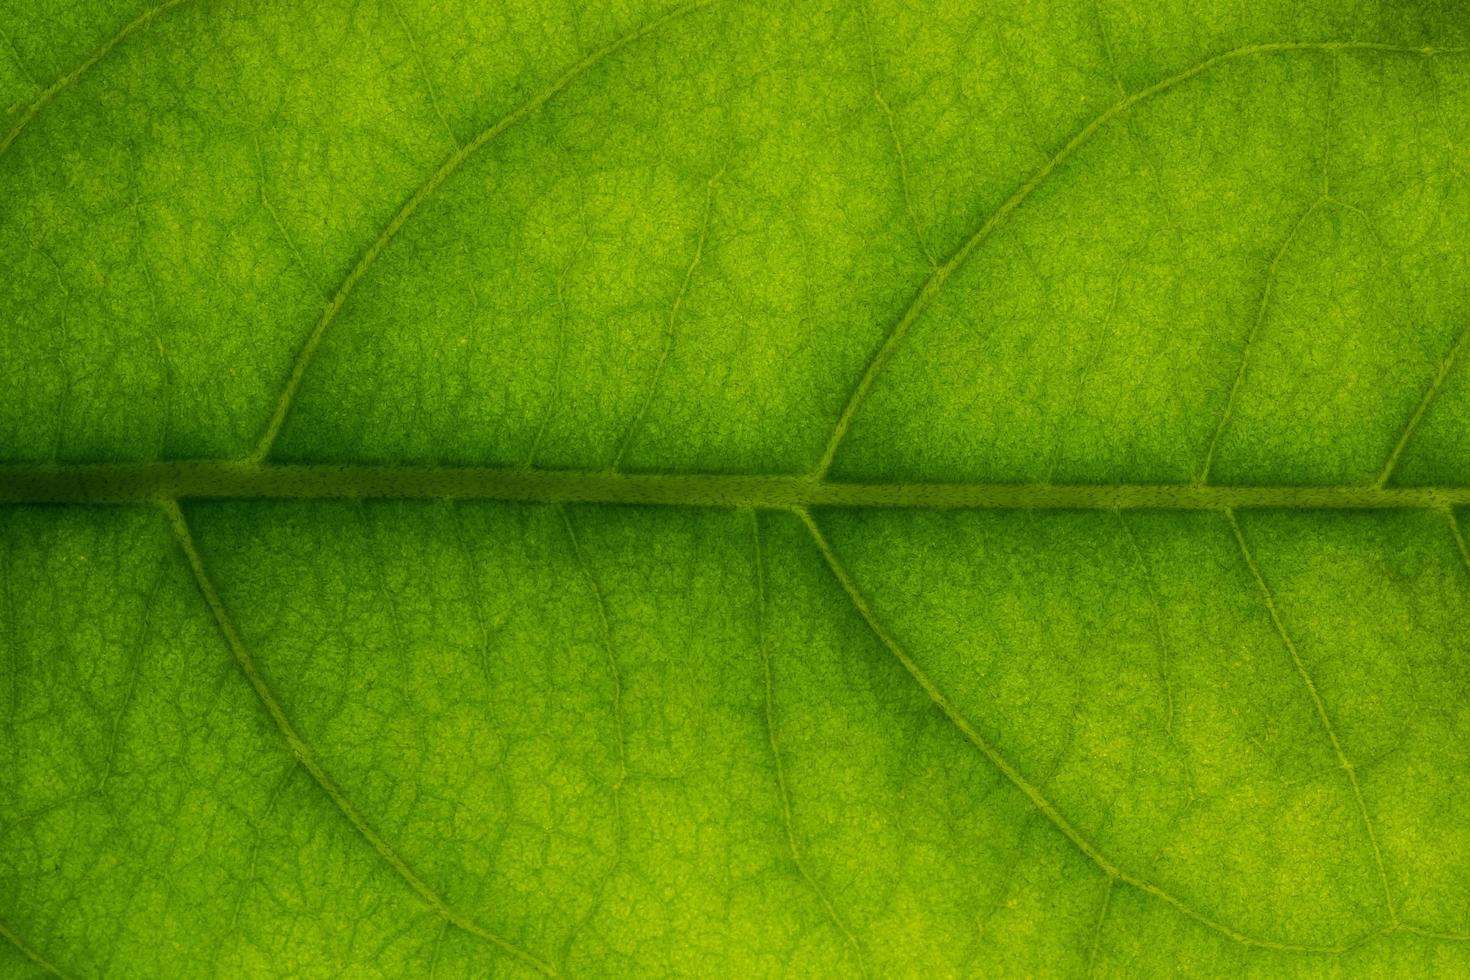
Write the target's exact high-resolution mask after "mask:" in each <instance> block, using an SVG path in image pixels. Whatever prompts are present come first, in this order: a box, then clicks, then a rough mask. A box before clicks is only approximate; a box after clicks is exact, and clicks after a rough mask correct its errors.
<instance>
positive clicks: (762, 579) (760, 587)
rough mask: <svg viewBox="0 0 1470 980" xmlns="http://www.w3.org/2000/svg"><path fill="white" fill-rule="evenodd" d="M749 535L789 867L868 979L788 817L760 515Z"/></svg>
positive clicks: (856, 945)
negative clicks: (793, 868)
mask: <svg viewBox="0 0 1470 980" xmlns="http://www.w3.org/2000/svg"><path fill="white" fill-rule="evenodd" d="M749 513H750V526H751V535H752V537H753V538H754V539H755V559H754V560H755V586H756V615H755V620H756V630H757V632H758V634H759V635H758V637H757V640H756V643H757V645H758V646H759V647H760V653H761V667H762V670H763V672H764V675H765V722H766V738H767V740H768V741H769V743H770V746H771V760H772V762H773V764H774V765H775V769H776V789H777V791H778V792H779V793H780V796H781V821H782V824H783V825H784V826H785V828H786V847H787V850H788V851H790V853H791V863H792V864H794V865H795V866H796V871H797V874H799V875H801V879H802V881H804V882H805V883H806V885H807V887H808V888H810V889H811V891H812V894H814V895H816V897H817V901H818V902H819V903H820V904H821V906H822V909H823V911H825V912H826V913H827V918H828V919H829V920H830V921H831V923H832V925H833V927H834V928H836V930H837V931H838V932H839V933H841V934H842V938H843V940H844V941H845V942H846V943H847V945H848V946H849V947H851V949H852V953H853V956H854V957H855V958H856V959H857V964H858V971H859V972H860V973H861V974H862V975H863V976H865V977H866V976H869V975H870V973H869V970H868V961H867V957H866V956H864V955H863V946H862V944H861V943H860V942H858V938H857V936H856V935H854V934H853V931H852V929H851V928H850V927H849V926H848V924H847V922H846V921H845V920H844V919H843V918H842V915H841V914H840V913H838V911H837V907H836V906H835V905H833V904H832V899H831V898H830V897H828V895H827V892H826V890H825V889H823V888H822V886H821V885H820V884H819V883H818V882H817V880H816V879H815V878H813V877H812V875H811V872H810V871H808V870H807V867H806V862H805V861H804V860H802V856H801V845H800V844H798V843H797V840H796V821H795V818H794V817H793V816H792V813H791V791H790V790H789V789H788V787H787V784H786V766H785V763H783V762H782V761H781V739H780V737H779V736H778V735H777V734H776V692H775V677H774V674H773V672H772V670H771V651H770V647H769V646H767V644H766V571H765V569H766V556H765V547H764V545H763V544H762V543H761V524H760V515H759V514H757V513H756V512H755V511H750V512H749Z"/></svg>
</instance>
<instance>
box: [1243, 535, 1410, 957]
mask: <svg viewBox="0 0 1470 980" xmlns="http://www.w3.org/2000/svg"><path fill="white" fill-rule="evenodd" d="M1225 516H1226V519H1227V520H1229V522H1230V530H1231V531H1232V532H1234V534H1235V542H1236V544H1238V545H1239V546H1240V554H1241V557H1242V558H1244V559H1245V564H1246V567H1247V568H1249V569H1250V573H1251V578H1252V579H1254V581H1255V584H1256V588H1257V589H1258V590H1259V591H1260V594H1261V601H1262V602H1263V603H1265V606H1266V612H1267V613H1268V614H1269V615H1270V617H1271V624H1272V625H1273V626H1274V627H1275V628H1276V633H1277V635H1278V636H1280V637H1281V642H1282V645H1283V646H1285V647H1286V651H1287V652H1288V653H1289V654H1291V662H1292V665H1293V666H1294V667H1295V668H1296V672H1297V676H1298V677H1300V678H1301V680H1302V685H1303V686H1304V687H1305V688H1306V689H1307V693H1308V695H1310V696H1311V699H1312V707H1313V708H1314V709H1315V710H1316V712H1317V718H1318V720H1319V721H1321V723H1322V728H1323V730H1324V731H1325V732H1326V733H1327V740H1328V741H1329V742H1331V743H1332V751H1333V754H1334V755H1336V756H1337V763H1338V765H1339V766H1341V767H1342V771H1343V772H1344V773H1345V774H1346V775H1347V780H1348V784H1349V785H1350V786H1351V787H1352V791H1353V799H1354V800H1356V801H1357V806H1358V816H1359V818H1360V819H1361V820H1362V822H1363V831H1364V833H1365V834H1367V836H1368V843H1369V844H1370V845H1371V846H1372V849H1373V863H1374V866H1375V867H1376V869H1377V871H1378V883H1379V885H1380V887H1381V888H1382V889H1383V905H1384V908H1385V909H1386V910H1387V912H1388V922H1389V926H1390V927H1391V928H1396V927H1397V926H1398V913H1397V912H1396V911H1395V910H1394V904H1393V894H1392V892H1391V891H1390V889H1389V887H1388V872H1387V870H1386V869H1385V867H1384V863H1383V849H1382V848H1381V847H1379V845H1378V833H1377V831H1376V830H1375V829H1374V827H1373V819H1372V818H1371V817H1370V816H1369V815H1368V804H1367V801H1365V800H1364V799H1363V788H1362V786H1361V785H1360V784H1359V783H1358V770H1357V767H1356V766H1355V765H1354V764H1353V763H1352V761H1351V760H1350V759H1348V756H1347V752H1346V751H1345V750H1344V749H1343V747H1342V741H1341V740H1340V739H1339V738H1338V737H1337V729H1336V727H1335V726H1334V725H1333V724H1332V718H1331V716H1330V715H1328V713H1327V705H1326V704H1324V703H1323V701H1322V694H1321V692H1320V691H1318V689H1317V683H1316V681H1314V680H1313V679H1312V675H1311V673H1310V672H1309V671H1308V670H1307V665H1306V663H1305V662H1304V661H1303V660H1302V658H1301V654H1300V653H1298V652H1297V648H1296V642H1295V641H1294V640H1293V639H1292V638H1291V634H1290V633H1288V632H1287V630H1286V624H1285V623H1283V622H1282V620H1281V613H1280V611H1279V610H1278V609H1277V607H1276V597H1275V595H1274V594H1272V592H1271V587H1270V586H1269V585H1267V584H1266V579H1265V578H1264V577H1263V576H1262V575H1261V568H1260V566H1259V565H1257V564H1256V558H1255V555H1253V554H1252V553H1251V550H1250V546H1249V545H1247V544H1246V541H1245V534H1244V533H1243V532H1242V531H1241V529H1240V522H1239V521H1237V520H1236V519H1235V512H1234V511H1229V510H1227V511H1226V512H1225Z"/></svg>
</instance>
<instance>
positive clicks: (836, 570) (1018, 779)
mask: <svg viewBox="0 0 1470 980" xmlns="http://www.w3.org/2000/svg"><path fill="white" fill-rule="evenodd" d="M795 513H796V516H797V517H798V518H800V519H801V522H802V523H803V524H805V525H806V529H807V531H808V532H809V533H810V534H811V537H812V541H813V543H814V544H815V545H816V547H817V550H818V551H819V552H820V553H821V555H822V558H823V560H825V561H826V563H827V567H828V568H829V569H830V570H831V571H832V575H833V576H834V577H835V578H836V579H837V582H838V584H839V585H840V586H841V587H842V591H843V592H845V593H846V594H847V598H848V601H850V602H851V603H852V606H853V608H854V609H855V610H856V611H857V613H858V615H859V616H860V617H861V618H862V620H863V622H864V623H866V624H867V626H868V629H869V630H871V631H872V633H873V635H874V637H876V638H877V639H878V641H879V642H880V643H881V644H882V645H883V646H884V647H885V648H886V649H887V650H888V652H889V653H891V654H892V655H893V657H894V659H895V660H897V661H898V662H899V664H900V665H901V666H902V667H903V669H904V670H905V671H906V672H907V673H908V675H909V677H911V678H912V679H913V680H914V682H915V683H917V684H918V685H919V687H920V688H921V689H922V690H923V692H924V693H925V694H926V695H927V696H928V698H929V700H930V701H931V702H932V703H933V704H934V706H935V707H936V708H938V709H939V710H940V712H941V713H942V714H943V715H944V716H945V717H946V718H948V719H949V721H950V722H951V723H952V724H953V725H954V726H955V728H957V729H959V731H960V733H961V734H962V735H964V737H965V738H966V739H968V740H969V742H970V744H971V745H973V746H974V747H975V748H976V749H978V750H979V751H980V754H981V755H983V756H984V757H985V758H986V759H987V760H988V761H989V762H990V764H991V765H992V766H994V767H995V768H996V769H997V770H998V771H999V772H1000V774H1001V775H1002V776H1004V777H1005V778H1006V779H1007V780H1008V781H1009V782H1010V783H1011V785H1012V786H1014V787H1015V788H1016V789H1018V790H1019V791H1020V792H1021V794H1022V795H1023V796H1025V797H1026V799H1027V800H1029V801H1030V803H1031V805H1032V806H1033V807H1035V808H1036V810H1037V811H1038V812H1039V813H1041V815H1042V816H1044V817H1045V818H1046V819H1047V820H1048V821H1049V822H1050V823H1051V824H1052V826H1053V827H1055V828H1056V829H1057V830H1058V831H1060V832H1061V834H1062V836H1064V837H1065V838H1067V840H1069V841H1071V843H1072V845H1073V846H1074V847H1076V848H1077V850H1078V851H1080V852H1081V853H1082V854H1083V856H1085V857H1086V858H1087V859H1088V860H1089V861H1091V862H1092V863H1093V864H1095V865H1096V866H1097V867H1098V869H1099V870H1101V871H1102V872H1103V874H1105V875H1107V876H1108V878H1110V879H1113V880H1115V881H1118V882H1121V883H1123V884H1125V885H1128V886H1130V887H1132V888H1134V889H1136V890H1137V891H1140V892H1142V893H1143V894H1145V895H1148V896H1151V897H1152V898H1154V899H1157V900H1158V901H1160V902H1163V903H1164V904H1165V905H1168V906H1170V907H1172V908H1173V909H1174V910H1175V911H1177V912H1180V913H1181V914H1183V915H1185V916H1188V917H1189V918H1191V919H1193V920H1194V921H1196V922H1198V923H1200V924H1201V925H1203V926H1205V927H1207V928H1209V929H1211V930H1213V931H1214V932H1217V933H1219V934H1220V935H1222V936H1224V937H1225V938H1227V939H1229V940H1231V941H1233V942H1235V943H1237V944H1239V945H1242V946H1253V947H1258V948H1264V949H1273V950H1277V951H1279V952H1293V953H1325V954H1337V953H1341V952H1343V951H1344V950H1346V949H1347V948H1349V946H1350V945H1351V944H1346V945H1337V946H1316V945H1310V944H1299V943H1280V942H1276V941H1275V940H1271V939H1263V938H1261V937H1258V936H1252V935H1249V934H1247V933H1243V932H1241V931H1239V930H1238V929H1235V928H1234V927H1232V926H1229V925H1227V924H1225V923H1223V922H1221V921H1219V920H1217V919H1214V918H1212V917H1210V916H1208V915H1206V914H1205V913H1203V912H1201V911H1200V910H1199V909H1196V908H1195V907H1194V906H1192V905H1190V904H1189V903H1188V902H1185V901H1184V900H1183V899H1181V898H1179V897H1178V896H1176V895H1174V894H1173V893H1172V892H1169V891H1166V890H1165V889H1163V888H1161V887H1159V886H1158V885H1156V884H1154V883H1153V882H1150V881H1146V880H1144V879H1142V878H1139V877H1137V876H1135V875H1133V874H1131V873H1129V872H1127V871H1124V870H1123V869H1122V868H1121V867H1119V866H1118V865H1117V864H1116V863H1114V862H1113V860H1112V859H1111V858H1109V857H1108V856H1107V855H1105V854H1103V853H1102V852H1101V851H1099V850H1098V849H1097V847H1096V845H1094V844H1093V843H1092V842H1091V841H1090V840H1088V839H1087V837H1085V836H1084V835H1083V834H1082V832H1081V831H1079V830H1078V829H1077V828H1076V827H1075V826H1074V825H1073V824H1072V822H1071V821H1070V820H1068V819H1067V818H1066V816H1064V815H1063V814H1062V812H1061V811H1060V810H1058V809H1057V808H1056V806H1055V805H1054V804H1053V803H1052V802H1051V800H1049V799H1047V797H1046V795H1045V794H1043V793H1042V792H1041V790H1040V788H1039V787H1037V786H1036V785H1035V784H1034V783H1032V782H1031V781H1030V780H1028V779H1027V778H1026V777H1025V776H1024V775H1023V774H1022V773H1021V771H1020V770H1019V769H1017V768H1016V767H1015V766H1014V765H1013V764H1012V763H1011V762H1010V760H1009V759H1007V758H1006V757H1005V756H1004V755H1003V754H1002V753H1001V751H1000V750H999V748H997V747H996V746H995V745H993V744H991V742H990V741H989V740H988V739H987V738H986V737H985V736H984V735H982V734H980V732H979V731H978V730H977V729H976V728H975V726H974V725H972V724H971V723H970V720H969V719H968V718H967V717H965V715H964V713H963V712H962V711H960V709H959V706H958V705H957V704H955V703H954V701H952V700H950V698H949V696H948V695H947V694H945V693H944V691H943V690H941V689H940V687H939V685H938V684H936V683H935V682H934V680H933V679H932V678H930V677H929V675H928V674H926V673H925V672H924V670H923V668H921V667H920V666H919V665H918V663H917V662H916V661H915V660H914V659H913V658H912V657H911V656H909V654H908V651H907V650H905V649H904V647H903V646H902V645H901V644H900V643H899V642H898V638H897V637H895V636H894V635H893V633H892V632H890V631H889V629H888V627H887V626H886V625H884V623H883V622H882V620H880V619H879V618H878V616H877V614H876V613H875V612H874V611H873V608H872V607H871V606H870V605H869V604H868V601H867V599H866V598H864V597H863V594H862V592H861V590H859V589H858V586H857V583H856V582H855V581H854V580H853V578H852V575H851V574H850V573H849V572H848V570H847V566H846V565H844V564H843V562H842V560H841V559H840V558H839V557H838V556H837V553H836V552H835V551H833V549H832V546H831V544H830V543H829V542H828V541H827V538H826V536H825V535H823V534H822V530H821V528H819V527H818V526H817V523H816V521H815V520H813V519H812V516H811V514H810V513H809V512H808V511H806V510H802V509H798V510H796V512H795ZM1356 941H1359V940H1355V942H1356Z"/></svg>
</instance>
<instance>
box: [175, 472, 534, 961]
mask: <svg viewBox="0 0 1470 980" xmlns="http://www.w3.org/2000/svg"><path fill="white" fill-rule="evenodd" d="M160 506H161V507H162V508H163V512H164V514H165V515H167V517H168V522H169V526H170V527H171V528H172V529H173V533H174V537H175V539H177V541H178V543H179V547H180V548H181V549H182V550H183V552H184V557H185V558H186V559H187V560H188V563H189V569H190V571H191V572H192V573H193V575H194V583H195V585H197V586H198V588H199V592H200V593H201V594H202V595H203V597H204V601H205V604H206V605H208V606H209V611H210V613H211V614H212V615H213V616H214V621H215V625H216V626H218V627H219V631H220V634H221V635H222V636H223V638H224V640H225V645H226V646H228V647H229V648H230V653H231V654H233V655H234V658H235V662H236V663H237V664H238V665H239V667H240V670H241V672H242V673H243V674H244V675H245V679H246V680H247V681H249V682H250V686H251V688H252V689H254V691H255V695H256V697H257V698H258V699H259V700H260V703H261V705H262V706H263V707H264V708H265V710H266V713H267V714H269V715H270V717H271V720H272V721H273V722H275V726H276V728H277V730H278V731H280V733H281V736H282V737H283V738H284V739H285V740H286V744H287V746H288V747H289V748H290V751H291V754H292V755H293V756H295V757H296V761H297V762H298V763H300V764H301V767H302V768H303V769H305V770H306V771H307V773H309V774H310V775H311V778H312V779H314V780H316V783H317V785H318V786H320V787H321V788H322V791H323V792H325V793H326V794H327V797H328V798H329V799H330V800H331V801H332V803H333V804H334V805H335V806H336V808H337V809H338V810H339V811H340V812H341V813H342V815H343V816H344V817H346V818H347V822H348V823H350V824H351V825H352V827H353V829H354V830H356V831H357V832H358V833H359V834H361V835H362V837H363V838H364V839H365V840H366V841H367V842H368V844H369V845H371V847H372V849H373V850H374V851H376V852H377V853H378V856H379V857H381V858H382V859H383V860H384V861H386V862H387V863H388V865H389V866H390V867H391V868H392V869H393V870H394V871H395V872H397V874H398V876H399V877H400V878H402V879H403V880H404V882H406V883H407V884H408V886H409V888H411V889H412V890H413V892H414V894H416V895H418V897H419V898H420V899H421V900H422V901H423V902H424V904H426V905H428V906H429V908H430V909H432V910H433V911H434V912H435V913H437V914H438V915H439V916H440V917H441V918H443V919H444V920H445V921H447V922H449V923H450V924H451V925H454V926H457V927H458V928H460V929H462V930H463V931H465V932H467V933H470V934H471V935H473V936H477V937H479V938H480V939H483V940H485V941H487V942H489V943H491V944H492V945H494V946H497V947H499V948H500V949H501V950H502V951H504V952H506V953H508V954H510V955H511V956H513V957H515V958H516V959H517V960H519V961H520V962H522V963H524V964H525V965H527V966H529V967H531V968H532V969H534V970H536V971H537V972H538V973H541V974H543V975H544V976H547V977H555V976H557V975H558V974H557V971H556V970H555V969H554V968H553V967H552V966H551V964H549V963H547V962H545V961H543V960H541V959H539V958H537V957H536V956H533V955H532V954H530V953H528V952H526V951H525V950H524V949H521V948H520V947H519V946H517V945H516V944H514V943H512V942H511V941H510V940H508V939H505V938H504V937H502V936H499V935H497V934H495V933H493V932H491V931H490V930H488V929H486V928H484V927H483V926H481V925H479V924H478V923H476V922H474V921H473V920H471V919H470V918H468V917H467V916H465V915H464V914H462V913H460V912H458V911H456V910H455V909H454V908H452V907H451V906H450V905H449V904H448V903H447V902H446V901H445V900H444V899H443V898H442V897H441V896H440V895H439V893H438V892H436V891H434V889H433V888H432V887H430V886H429V884H428V882H426V881H424V880H423V879H422V878H420V877H419V876H418V874H417V872H415V871H414V870H413V869H412V868H411V867H409V865H408V862H406V861H405V860H404V859H403V857H402V856H401V855H399V853H398V852H397V851H395V850H394V849H393V847H392V845H390V844H389V843H388V842H387V841H386V840H384V839H383V836H382V835H381V834H379V833H378V832H377V831H376V830H375V829H373V826H372V825H371V824H370V823H368V821H367V819H366V818H365V817H363V815H362V813H361V812H359V811H358V809H357V807H356V806H354V805H353V803H352V801H351V800H349V799H347V797H346V796H345V795H344V794H343V792H342V790H341V788H340V787H339V786H338V785H337V783H336V780H334V779H333V778H332V776H331V774H329V773H328V772H327V771H326V769H325V768H324V767H323V766H322V764H321V762H320V760H318V759H317V757H316V753H315V752H314V751H313V750H312V748H311V746H310V745H309V744H308V743H307V741H306V739H305V738H303V737H302V735H301V733H300V732H298V731H297V730H296V726H295V725H294V724H292V722H291V719H290V718H289V717H288V716H287V714H286V710H285V708H283V707H282V706H281V703H280V702H279V701H278V700H276V696H275V694H274V692H272V691H271V688H270V685H268V684H267V683H266V680H265V677H264V676H263V675H262V674H261V673H260V670H259V669H258V668H257V667H256V664H255V658H254V657H253V656H252V655H251V653H250V648H249V647H247V646H246V645H245V639H244V637H242V636H241V635H240V631H239V630H238V629H237V628H236V627H235V623H234V620H233V619H231V618H230V614H229V611H228V610H226V609H225V604H224V600H223V599H221V598H220V595H219V592H217V591H216V590H215V587H214V583H213V582H212V581H211V580H210V578H209V574H208V572H207V571H206V570H205V567H204V559H203V557H202V556H201V555H200V554H199V549H198V547H197V546H196V545H195V544H194V536H193V533H192V532H191V531H190V529H189V523H188V521H187V520H186V519H185V517H184V512H183V511H182V510H180V509H179V505H178V503H177V502H176V501H173V500H165V501H162V502H161V503H160Z"/></svg>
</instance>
